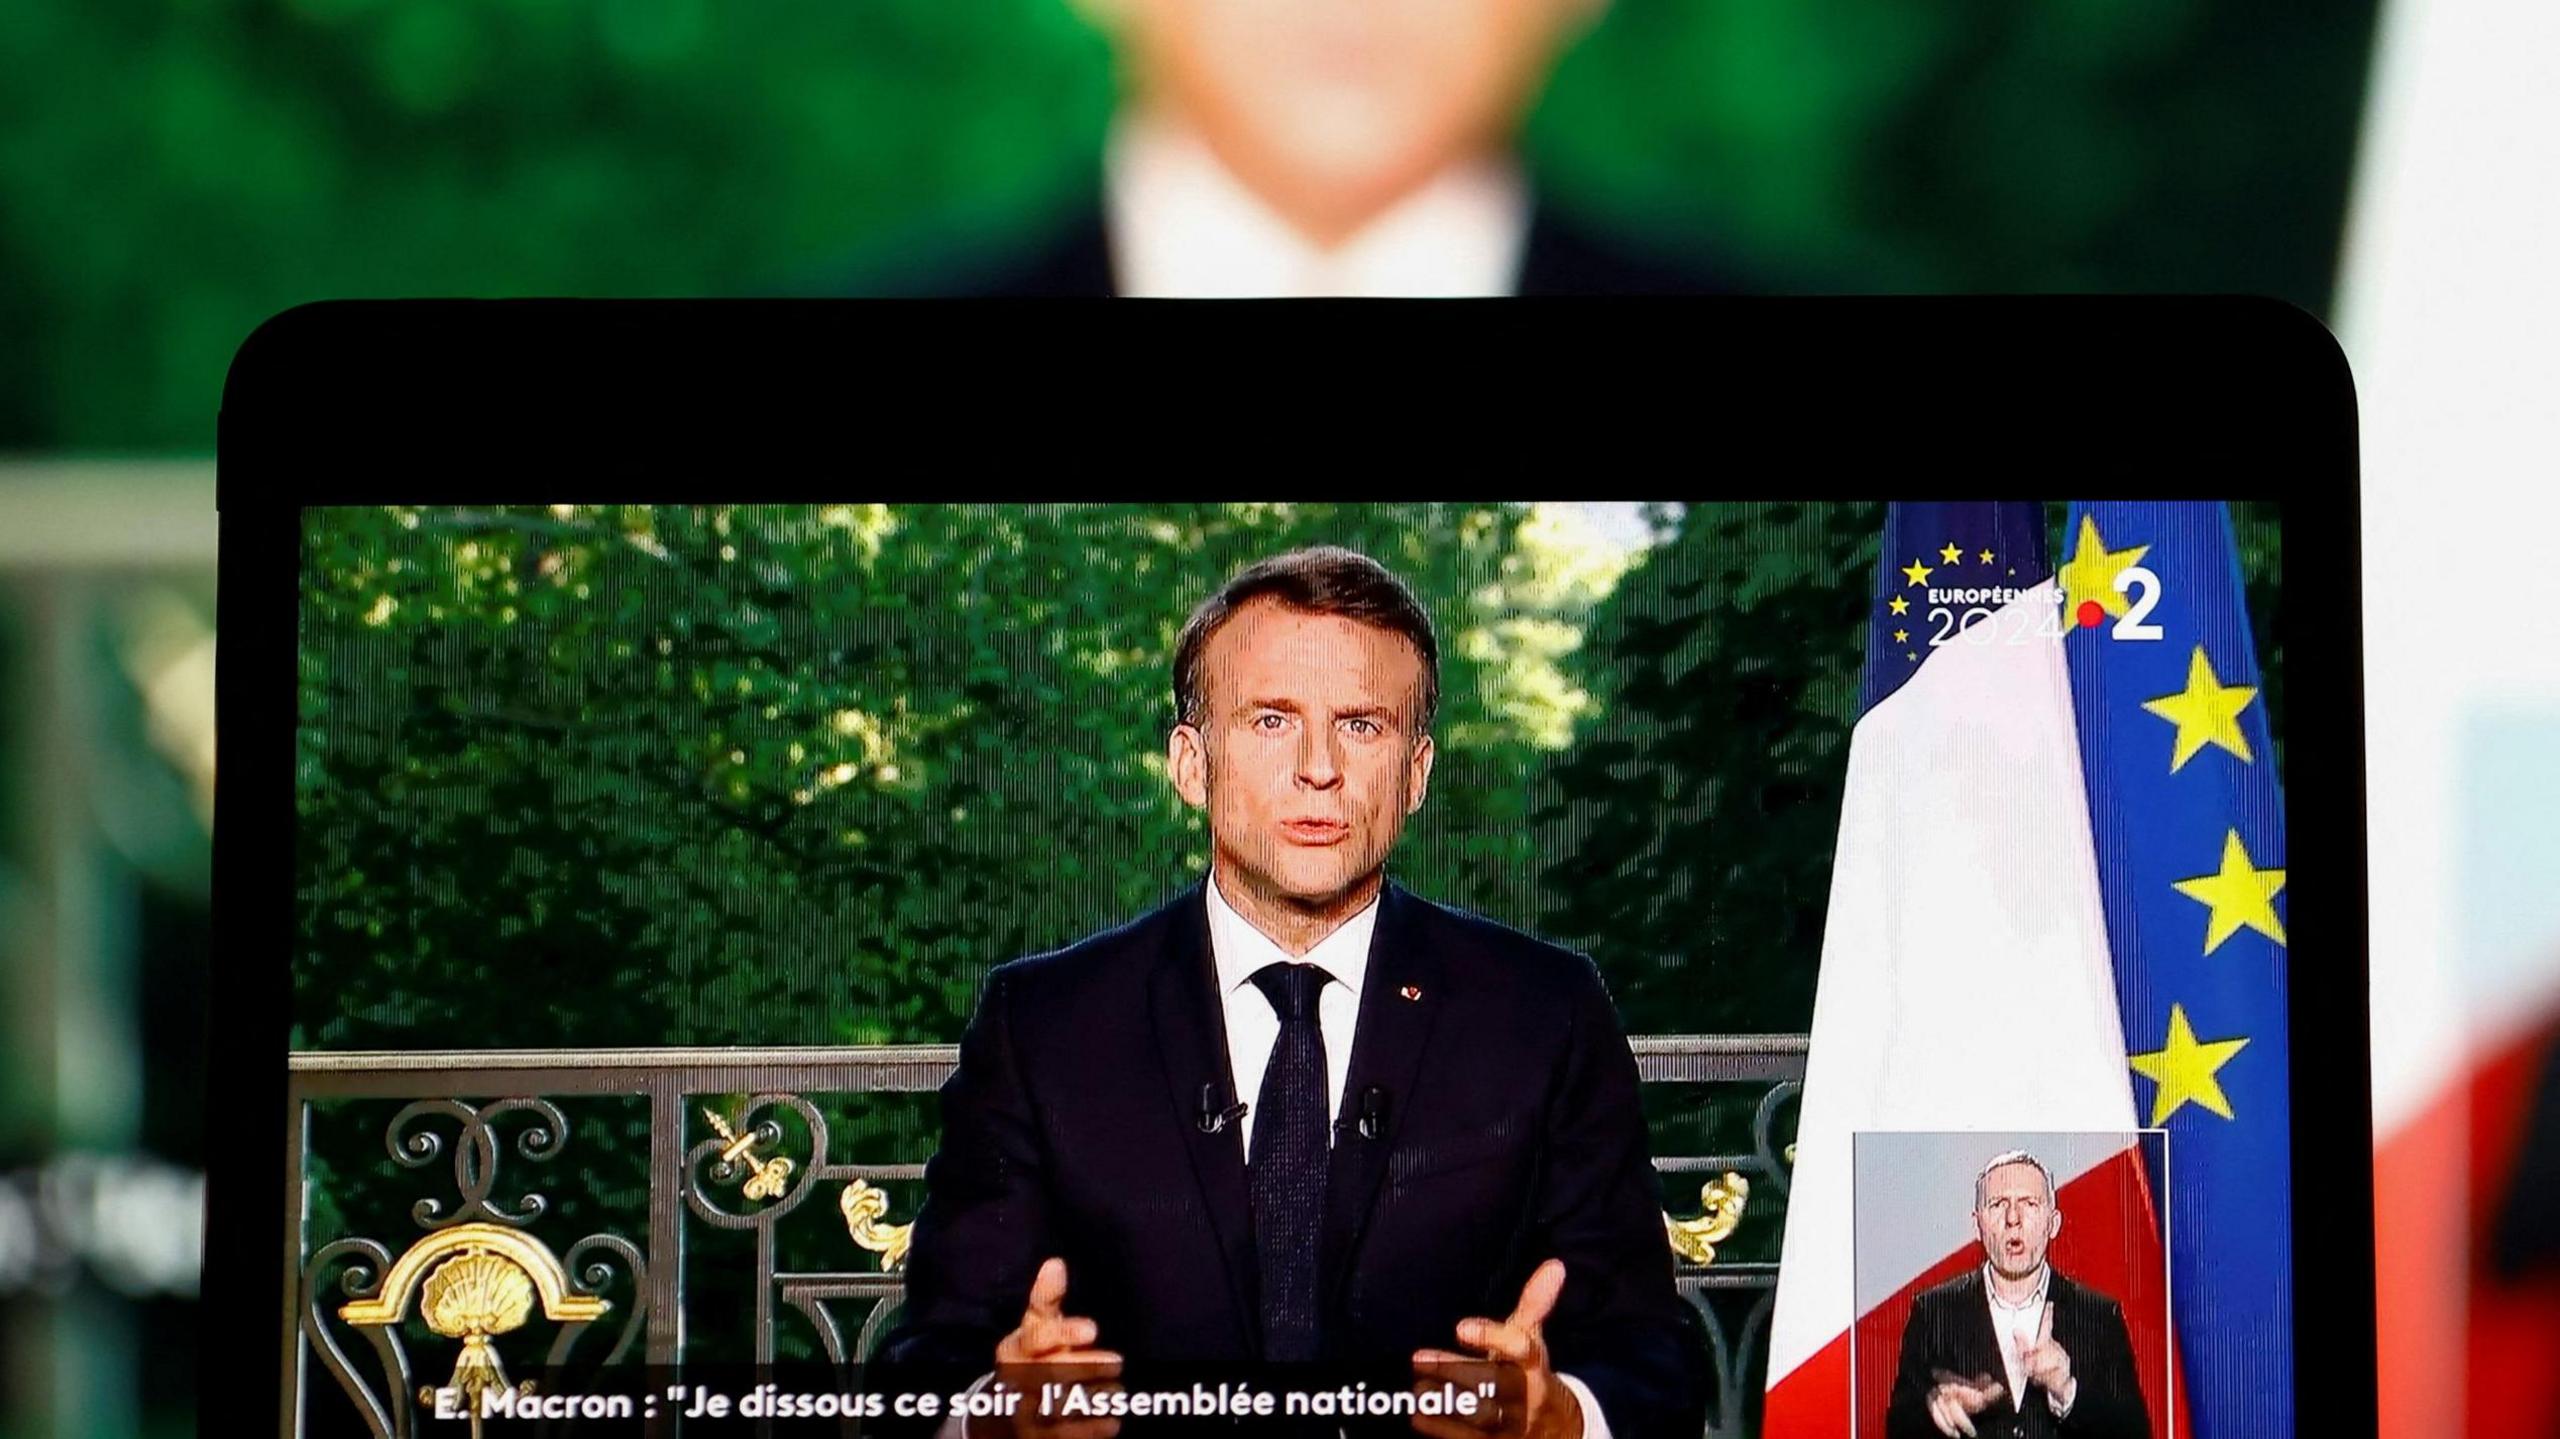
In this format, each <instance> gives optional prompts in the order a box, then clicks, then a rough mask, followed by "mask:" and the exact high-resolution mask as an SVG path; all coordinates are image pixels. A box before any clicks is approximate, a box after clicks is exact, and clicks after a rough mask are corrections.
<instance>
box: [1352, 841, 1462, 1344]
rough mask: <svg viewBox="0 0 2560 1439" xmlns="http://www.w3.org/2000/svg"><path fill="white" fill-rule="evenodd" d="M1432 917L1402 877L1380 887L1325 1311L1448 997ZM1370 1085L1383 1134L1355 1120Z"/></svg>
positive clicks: (1356, 1030)
mask: <svg viewBox="0 0 2560 1439" xmlns="http://www.w3.org/2000/svg"><path fill="white" fill-rule="evenodd" d="M1426 918H1427V916H1426V914H1425V913H1424V909H1423V904H1422V901H1420V900H1417V899H1415V898H1414V897H1413V896H1412V895H1410V894H1407V893H1405V892H1404V891H1403V890H1402V889H1400V888H1398V887H1397V886H1395V885H1393V884H1389V885H1387V886H1386V887H1385V888H1384V889H1383V890H1382V891H1381V892H1380V894H1379V896H1378V923H1377V927H1376V928H1375V929H1373V930H1372V931H1371V932H1370V936H1369V967H1368V973H1367V976H1366V977H1365V978H1364V979H1363V980H1362V981H1361V987H1360V1015H1359V1018H1358V1020H1357V1022H1356V1023H1355V1024H1354V1026H1353V1029H1352V1039H1351V1072H1350V1075H1349V1077H1348V1078H1346V1079H1345V1080H1344V1081H1343V1086H1342V1113H1341V1114H1340V1115H1338V1116H1336V1125H1335V1138H1334V1143H1333V1155H1332V1159H1331V1165H1330V1168H1329V1169H1328V1170H1327V1171H1326V1175H1325V1217H1324V1256H1323V1257H1324V1268H1323V1271H1322V1272H1323V1275H1324V1289H1323V1291H1322V1302H1323V1304H1324V1306H1325V1310H1326V1312H1327V1313H1328V1314H1330V1313H1331V1312H1332V1309H1333V1305H1334V1303H1335V1301H1336V1298H1337V1296H1338V1295H1339V1294H1340V1292H1341V1289H1342V1281H1343V1279H1344V1277H1345V1276H1346V1275H1347V1274H1348V1273H1349V1272H1350V1263H1351V1260H1352V1258H1353V1256H1354V1255H1356V1254H1357V1253H1358V1252H1359V1247H1360V1237H1361V1234H1362V1233H1363V1232H1364V1231H1365V1230H1366V1229H1367V1227H1368V1222H1369V1214H1370V1211H1371V1209H1372V1208H1373V1207H1374V1206H1375V1204H1376V1201H1377V1193H1378V1181H1379V1180H1380V1179H1381V1178H1382V1177H1383V1176H1384V1175H1385V1174H1386V1172H1387V1156H1388V1155H1389V1154H1390V1153H1392V1152H1393V1151H1394V1149H1395V1145H1396V1136H1397V1134H1398V1133H1400V1132H1401V1131H1402V1129H1403V1127H1404V1123H1405V1118H1406V1116H1407V1115H1408V1114H1410V1113H1411V1112H1412V1109H1413V1102H1412V1100H1413V1089H1414V1080H1415V1078H1416V1076H1418V1075H1420V1074H1421V1073H1422V1060H1423V1051H1424V1048H1425V1047H1426V1046H1427V1045H1428V1044H1429V1042H1430V1039H1431V1027H1432V1020H1433V1019H1434V1018H1435V1017H1436V1016H1437V1015H1438V1014H1439V1012H1440V1006H1441V1005H1442V1004H1443V1003H1445V1002H1446V1000H1447V993H1446V991H1445V989H1444V987H1443V985H1444V980H1443V976H1442V972H1441V969H1440V965H1439V961H1438V957H1437V956H1436V955H1434V954H1433V953H1432V952H1431V949H1430V946H1429V943H1428V940H1427V936H1426V935H1425V934H1424V923H1423V922H1424V920H1425V919H1426ZM1408 996H1411V997H1408ZM1372 1089H1375V1090H1377V1091H1378V1093H1379V1096H1380V1099H1381V1101H1382V1110H1383V1112H1382V1114H1381V1116H1380V1117H1381V1119H1382V1121H1383V1122H1382V1124H1381V1126H1380V1128H1379V1132H1378V1135H1377V1137H1375V1138H1365V1137H1363V1136H1362V1135H1361V1133H1360V1131H1359V1129H1358V1127H1357V1126H1358V1122H1359V1120H1360V1118H1361V1114H1362V1097H1363V1096H1364V1095H1365V1094H1366V1093H1367V1092H1368V1091H1369V1090H1372Z"/></svg>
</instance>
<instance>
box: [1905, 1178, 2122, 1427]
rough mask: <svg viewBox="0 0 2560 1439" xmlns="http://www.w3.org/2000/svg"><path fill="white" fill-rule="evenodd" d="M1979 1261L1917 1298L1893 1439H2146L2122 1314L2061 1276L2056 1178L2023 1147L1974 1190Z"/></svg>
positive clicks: (2091, 1291)
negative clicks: (2056, 1263)
mask: <svg viewBox="0 0 2560 1439" xmlns="http://www.w3.org/2000/svg"><path fill="white" fill-rule="evenodd" d="M1973 1220H1974V1226H1975V1229H1976V1231H1977V1233H1978V1234H1979V1236H1980V1238H1981V1240H1982V1254H1983V1263H1982V1267H1981V1268H1979V1269H1973V1270H1968V1271H1966V1272H1965V1273H1963V1274H1961V1275H1959V1276H1957V1277H1956V1278H1954V1279H1951V1280H1948V1281H1947V1282H1946V1283H1944V1284H1941V1285H1939V1286H1937V1287H1936V1288H1934V1289H1930V1290H1927V1291H1925V1292H1923V1293H1922V1294H1921V1295H1920V1296H1919V1298H1917V1299H1915V1300H1913V1301H1912V1304H1911V1318H1910V1320H1909V1322H1908V1323H1907V1324H1905V1325H1904V1327H1903V1331H1902V1359H1901V1364H1900V1367H1899V1368H1898V1369H1897V1370H1896V1371H1895V1374H1894V1380H1893V1398H1892V1400H1891V1402H1890V1403H1889V1405H1888V1406H1887V1408H1886V1410H1885V1434H1886V1436H1887V1439H1931V1436H1945V1439H1957V1436H1959V1435H1962V1436H1967V1439H1973V1436H1980V1439H2006V1436H2012V1435H2016V1436H2046V1435H2053V1436H2062V1435H2087V1436H2090V1439H2150V1435H2151V1416H2150V1411H2149V1410H2148V1409H2146V1408H2144V1407H2143V1403H2142V1391H2141V1388H2140V1386H2139V1383H2138V1382H2137V1381H2136V1379H2135V1377H2134V1365H2133V1340H2132V1336H2131V1335H2130V1334H2129V1333H2128V1332H2127V1330H2126V1329H2125V1323H2124V1310H2123V1309H2122V1308H2121V1307H2120V1306H2119V1305H2117V1303H2116V1301H2114V1300H2113V1299H2110V1298H2108V1297H2107V1296H2105V1295H2103V1294H2100V1293H2099V1292H2098V1291H2096V1290H2094V1289H2091V1288H2089V1287H2087V1286H2086V1285H2082V1284H2075V1283H2073V1282H2072V1281H2071V1280H2069V1279H2067V1278H2065V1277H2063V1276H2062V1275H2060V1274H2058V1273H2056V1272H2054V1269H2053V1266H2052V1265H2050V1264H2048V1263H2046V1262H2045V1249H2046V1247H2047V1246H2049V1245H2050V1244H2052V1242H2053V1237H2054V1236H2055V1235H2057V1234H2059V1233H2061V1232H2062V1211H2061V1209H2060V1208H2059V1207H2057V1206H2056V1205H2055V1203H2054V1193H2053V1174H2052V1172H2051V1171H2049V1170H2047V1169H2046V1168H2045V1167H2044V1164H2043V1162H2042V1161H2040V1160H2038V1159H2037V1158H2036V1157H2035V1156H2034V1155H2032V1154H2029V1153H2027V1152H2026V1151H2025V1150H2022V1149H2015V1150H2011V1151H2009V1152H2008V1153H2006V1154H1998V1155H1994V1156H1992V1159H1991V1161H1990V1162H1989V1163H1988V1164H1985V1165H1984V1166H1983V1167H1982V1172H1981V1173H1980V1174H1979V1175H1977V1176H1975V1178H1974V1181H1973Z"/></svg>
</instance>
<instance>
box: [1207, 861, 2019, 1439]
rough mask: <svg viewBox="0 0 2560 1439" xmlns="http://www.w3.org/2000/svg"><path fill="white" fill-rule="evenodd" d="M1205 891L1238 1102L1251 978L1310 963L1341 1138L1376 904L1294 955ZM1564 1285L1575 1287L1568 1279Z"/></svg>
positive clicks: (1577, 1384)
mask: <svg viewBox="0 0 2560 1439" xmlns="http://www.w3.org/2000/svg"><path fill="white" fill-rule="evenodd" d="M1208 889H1209V953H1210V956H1211V959H1212V960H1213V962H1214V963H1215V964H1216V966H1217V971H1218V997H1219V1000H1220V1002H1221V1003H1222V1004H1224V1005H1225V1007H1226V1015H1227V1068H1228V1069H1229V1070H1230V1071H1231V1072H1232V1073H1233V1075H1234V1077H1235V1083H1236V1087H1235V1094H1236V1096H1237V1098H1239V1099H1242V1100H1243V1101H1245V1102H1246V1103H1247V1104H1251V1103H1252V1102H1253V1101H1254V1100H1255V1099H1256V1098H1258V1097H1259V1096H1260V1095H1261V1093H1262V1075H1263V1071H1264V1070H1266V1069H1268V1068H1270V1066H1271V1050H1272V1047H1273V1046H1274V1045H1276V1044H1278V1043H1279V1042H1280V1011H1278V1010H1277V1009H1274V1008H1273V1007H1272V1005H1271V1000H1270V998H1269V997H1268V996H1266V995H1265V994H1263V992H1262V990H1261V989H1260V988H1259V987H1257V986H1256V985H1255V984H1254V983H1253V976H1254V975H1255V974H1256V973H1258V972H1259V971H1260V970H1261V969H1262V967H1263V966H1264V965H1268V964H1312V965H1314V966H1316V967H1317V968H1319V969H1321V970H1323V971H1324V972H1325V973H1326V974H1328V975H1331V976H1332V979H1331V980H1329V981H1328V982H1327V983H1326V984H1325V987H1324V988H1323V989H1322V990H1320V991H1319V992H1318V993H1317V995H1316V1027H1317V1028H1318V1029H1319V1030H1321V1031H1323V1034H1324V1083H1325V1098H1326V1101H1327V1104H1328V1112H1329V1113H1331V1114H1332V1115H1333V1116H1334V1117H1335V1119H1336V1121H1337V1123H1336V1125H1335V1127H1334V1128H1333V1129H1332V1130H1331V1131H1330V1132H1331V1133H1335V1134H1338V1133H1340V1132H1341V1131H1340V1125H1339V1120H1340V1118H1341V1115H1342V1089H1343V1085H1344V1082H1345V1081H1346V1080H1347V1079H1348V1078H1349V1077H1350V1074H1351V1038H1352V1031H1353V1030H1354V1028H1355V1027H1356V1026H1357V1023H1358V1020H1359V1018H1360V987H1361V984H1362V982H1363V981H1364V980H1366V979H1367V978H1368V974H1369V941H1370V939H1371V937H1372V936H1374V935H1375V934H1376V932H1377V928H1378V902H1377V901H1376V900H1374V899H1372V900H1371V901H1369V905H1368V907H1367V908H1366V909H1363V910H1361V911H1360V912H1359V913H1358V914H1355V915H1353V916H1351V918H1349V919H1346V920H1344V921H1343V922H1342V924H1341V926H1340V927H1339V928H1337V929H1335V930H1334V932H1333V933H1331V934H1328V935H1326V936H1325V937H1324V938H1322V939H1320V940H1317V941H1316V947H1315V948H1313V949H1311V950H1308V951H1307V952H1306V953H1304V954H1300V955H1292V954H1290V953H1289V952H1288V951H1287V950H1285V949H1282V948H1281V947H1280V946H1279V945H1278V944H1276V943H1274V942H1273V941H1272V939H1271V937H1270V936H1269V935H1266V934H1264V933H1263V932H1262V931H1261V930H1258V929H1256V928H1254V927H1253V923H1252V921H1250V920H1248V919H1246V918H1245V917H1244V916H1243V915H1240V914H1238V913H1236V912H1235V909H1234V907H1233V906H1231V905H1229V904H1228V903H1227V897H1226V896H1225V895H1223V894H1220V893H1219V892H1218V885H1217V881H1216V879H1215V877H1214V876H1213V877H1212V878H1211V880H1210V883H1209V886H1208ZM1242 1128H1243V1130H1244V1133H1243V1134H1242V1135H1241V1136H1239V1139H1240V1142H1241V1143H1242V1144H1243V1146H1244V1152H1245V1154H1246V1155H1247V1156H1248V1157H1250V1156H1251V1155H1252V1153H1253V1111H1252V1110H1251V1109H1247V1110H1246V1111H1245V1115H1244V1120H1243V1124H1242ZM1566 1282H1567V1283H1571V1282H1572V1280H1571V1279H1570V1277H1568V1278H1567V1280H1566ZM1486 1317H1487V1318H1500V1317H1501V1316H1500V1315H1488V1316H1486ZM2030 1332H2032V1331H2030ZM1457 1337H1458V1336H1457V1335H1455V1334H1451V1335H1450V1336H1449V1338H1448V1341H1447V1342H1448V1343H1449V1344H1451V1345H1454V1344H1455V1343H1456V1341H1457ZM1556 1378H1558V1379H1559V1380H1562V1381H1563V1382H1564V1383H1565V1385H1566V1386H1567V1387H1569V1388H1571V1389H1572V1390H1573V1397H1574V1398H1575V1399H1577V1400H1580V1401H1581V1403H1582V1434H1583V1439H1609V1418H1608V1416H1607V1415H1605V1414H1603V1413H1601V1412H1600V1401H1599V1400H1597V1399H1595V1398H1593V1397H1592V1395H1591V1389H1590V1386H1588V1385H1586V1384H1584V1383H1583V1382H1582V1381H1581V1380H1579V1379H1576V1378H1574V1377H1573V1376H1572V1375H1570V1374H1558V1375H1557V1376H1556Z"/></svg>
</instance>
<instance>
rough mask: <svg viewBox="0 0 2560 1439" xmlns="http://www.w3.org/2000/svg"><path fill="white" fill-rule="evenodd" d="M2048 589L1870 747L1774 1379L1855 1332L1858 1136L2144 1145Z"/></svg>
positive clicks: (1881, 724)
mask: <svg viewBox="0 0 2560 1439" xmlns="http://www.w3.org/2000/svg"><path fill="white" fill-rule="evenodd" d="M2057 603H2058V600H2057V596H2056V592H2055V589H2054V586H2053V583H2052V582H2051V581H2050V580H2048V581H2047V582H2045V583H2044V584H2041V585H2038V586H2037V587H2036V588H2035V589H2033V590H2031V591H2029V592H2028V594H2027V595H2026V597H2024V598H2022V599H2019V600H2017V601H2014V602H2013V603H2011V604H2009V605H2007V606H2004V607H2003V608H2002V609H2001V610H1999V611H1998V612H1997V613H1996V614H1995V615H1993V616H1992V618H1991V619H1989V620H1987V621H1981V622H1977V624H1976V626H1975V629H1976V630H1987V633H1986V634H1985V636H1984V638H1983V640H1981V641H1979V642H1977V641H1976V640H1974V639H1973V638H1972V636H1971V634H1970V633H1968V634H1967V635H1965V636H1963V637H1959V638H1957V639H1955V640H1953V641H1951V642H1950V643H1948V644H1947V645H1944V646H1942V647H1940V648H1938V649H1936V650H1933V651H1930V652H1929V655H1928V658H1927V659H1926V660H1925V661H1924V662H1922V664H1921V666H1920V670H1919V673H1918V674H1916V675H1914V676H1913V677H1912V678H1911V680H1910V681H1909V682H1908V683H1907V684H1905V685H1904V686H1903V687H1902V688H1901V689H1900V690H1898V691H1896V692H1895V693H1894V694H1893V695H1892V696H1890V697H1888V698H1887V699H1886V700H1885V701H1884V702H1883V703H1881V704H1879V705H1877V706H1876V707H1875V708H1874V709H1873V710H1870V711H1869V712H1868V713H1867V714H1866V716H1865V717H1864V718H1862V719H1861V720H1860V721H1859V722H1858V725H1857V728H1856V729H1855V730H1854V731H1853V732H1852V734H1851V736H1850V742H1849V772H1848V779H1847V783H1846V787H1845V790H1844V793H1843V796H1842V800H1841V813H1840V842H1839V846H1838V849H1837V852H1836V854H1835V857H1834V859H1833V863H1832V873H1831V904H1830V909H1829V913H1828V916H1827V918H1826V919H1825V922H1824V929H1823V937H1822V970H1821V978H1820V980H1819V982H1818V983H1817V986H1816V989H1815V997H1814V1007H1813V1039H1812V1050H1811V1054H1810V1056H1809V1058H1808V1063H1807V1070H1806V1076H1805V1092H1804V1099H1803V1105H1802V1109H1801V1112H1800V1114H1801V1117H1800V1120H1799V1123H1798V1126H1797V1141H1796V1163H1795V1171H1794V1176H1793V1182H1792V1184H1791V1186H1790V1188H1789V1192H1788V1207H1787V1233H1786V1239H1785V1242H1784V1246H1783V1248H1782V1250H1781V1254H1780V1265H1779V1282H1778V1299H1777V1308H1776V1313H1775V1315H1774V1316H1773V1317H1772V1320H1771V1324H1770V1340H1769V1376H1770V1382H1771V1384H1773V1385H1775V1384H1776V1383H1778V1382H1779V1381H1780V1380H1782V1379H1783V1378H1784V1377H1785V1376H1786V1375H1787V1374H1789V1373H1790V1372H1792V1371H1793V1370H1794V1369H1795V1367H1796V1366H1797V1365H1799V1364H1801V1363H1803V1362H1804V1361H1805V1360H1806V1359H1808V1358H1810V1357H1811V1356H1812V1355H1814V1354H1815V1353H1817V1352H1819V1351H1820V1350H1821V1348H1822V1347H1823V1346H1824V1345H1826V1344H1828V1343H1830V1342H1831V1341H1832V1340H1833V1339H1835V1338H1837V1337H1838V1336H1839V1335H1840V1334H1842V1333H1843V1332H1844V1331H1845V1330H1847V1328H1848V1327H1849V1323H1850V1321H1851V1319H1852V1318H1853V1317H1854V1316H1855V1312H1856V1311H1855V1309H1854V1307H1853V1305H1854V1301H1855V1297H1856V1296H1855V1291H1854V1288H1853V1278H1852V1274H1851V1268H1850V1264H1851V1260H1850V1242H1851V1239H1852V1236H1853V1231H1852V1226H1851V1213H1850V1197H1851V1196H1850V1188H1851V1179H1850V1159H1851V1156H1850V1148H1849V1136H1850V1135H1851V1134H1852V1133H1853V1132H1855V1131H1857V1130H1862V1129H1899V1130H1949V1129H1987V1130H2110V1131H2123V1130H2129V1129H2132V1128H2134V1110H2133V1092H2132V1082H2131V1079H2130V1077H2129V1074H2128V1071H2127V1070H2126V1067H2125V1051H2124V1031H2123V1028H2122V1026H2121V1024H2120V1023H2119V1021H2118V1019H2117V1015H2116V1001H2115V985H2114V980H2113V977H2112V968H2111V965H2110V962H2109V959H2108V951H2107V934H2106V920H2105V916H2104V913H2103V911H2102V910H2101V909H2100V906H2099V899H2098V878H2097V861H2096V858H2095V854H2094V851H2093V848H2092V844H2091V840H2090V830H2089V807H2088V798H2087V793H2086V791H2085V789H2084V788H2083V783H2084V782H2083V779H2082V777H2081V770H2080V744H2079V737H2078V734H2077V732H2076V730H2075V729H2074V727H2073V721H2072V705H2071V684H2070V676H2069V673H2068V671H2067V670H2066V668H2065V665H2064V659H2063V649H2062V642H2061V641H2060V640H2058V639H2056V638H2054V637H2052V636H2051V635H2045V636H2041V637H2039V636H2037V635H2036V634H2035V630H2036V628H2037V621H2038V620H2039V619H2040V618H2042V617H2043V616H2045V615H2048V614H2050V613H2052V612H2053V610H2054V607H2055V606H2056V605H2057Z"/></svg>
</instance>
